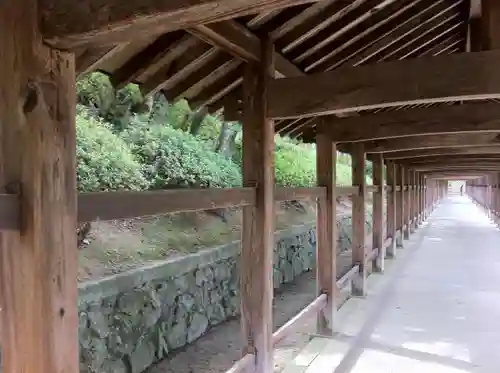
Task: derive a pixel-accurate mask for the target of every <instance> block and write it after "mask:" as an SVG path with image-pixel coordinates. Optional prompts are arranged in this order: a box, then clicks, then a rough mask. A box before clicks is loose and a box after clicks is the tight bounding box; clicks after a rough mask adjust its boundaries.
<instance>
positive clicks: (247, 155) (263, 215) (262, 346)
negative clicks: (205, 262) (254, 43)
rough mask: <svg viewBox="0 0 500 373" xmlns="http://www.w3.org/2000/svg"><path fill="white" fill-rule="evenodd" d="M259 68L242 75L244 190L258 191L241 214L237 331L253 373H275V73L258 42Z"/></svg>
mask: <svg viewBox="0 0 500 373" xmlns="http://www.w3.org/2000/svg"><path fill="white" fill-rule="evenodd" d="M261 56H262V57H261V58H260V59H259V60H260V62H258V63H257V62H253V63H248V64H247V65H246V66H245V75H244V82H243V87H244V100H243V101H244V114H243V115H244V120H243V185H244V186H246V187H251V188H256V199H255V207H246V208H244V209H243V242H242V252H241V264H242V265H241V277H240V282H241V284H240V286H241V326H242V330H243V337H244V341H245V348H244V350H245V352H252V353H254V354H255V355H256V358H255V367H254V368H255V369H254V372H255V373H268V372H271V371H272V369H273V345H272V325H273V322H272V300H273V247H274V205H275V203H274V202H275V200H274V154H273V152H274V125H273V122H272V121H270V120H268V118H267V117H266V111H267V88H268V82H269V80H270V79H271V77H272V75H273V73H274V61H273V56H274V48H273V45H272V44H271V43H270V41H269V40H265V41H263V42H262V49H261Z"/></svg>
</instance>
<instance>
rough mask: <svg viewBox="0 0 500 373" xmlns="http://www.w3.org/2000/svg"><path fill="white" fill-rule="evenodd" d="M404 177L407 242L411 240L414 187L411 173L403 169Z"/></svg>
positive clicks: (404, 233) (404, 230)
mask: <svg viewBox="0 0 500 373" xmlns="http://www.w3.org/2000/svg"><path fill="white" fill-rule="evenodd" d="M402 175H403V178H404V184H405V185H406V187H407V188H406V190H405V192H404V205H405V207H404V212H405V216H404V226H405V228H404V229H403V238H404V239H405V240H408V239H410V226H411V223H410V221H411V193H412V185H411V178H410V171H409V170H406V169H403V171H402Z"/></svg>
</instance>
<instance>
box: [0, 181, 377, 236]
mask: <svg viewBox="0 0 500 373" xmlns="http://www.w3.org/2000/svg"><path fill="white" fill-rule="evenodd" d="M368 189H369V190H370V191H375V190H378V187H377V186H370V187H369V188H368ZM358 192H359V187H356V186H339V187H337V188H336V194H337V195H338V196H350V195H354V194H357V193H358ZM325 196H326V190H325V188H323V187H312V188H281V187H278V188H276V190H275V200H276V201H287V200H303V199H316V198H324V197H325ZM254 203H255V188H206V189H175V190H162V191H138V192H135V191H114V192H97V193H80V194H79V195H78V221H79V222H87V221H93V220H115V219H128V218H135V217H141V216H153V215H161V214H170V213H177V212H191V211H203V210H210V209H217V208H228V207H241V206H252V205H254ZM20 215H21V214H20V204H19V197H18V196H17V195H14V194H0V230H15V229H19V226H20Z"/></svg>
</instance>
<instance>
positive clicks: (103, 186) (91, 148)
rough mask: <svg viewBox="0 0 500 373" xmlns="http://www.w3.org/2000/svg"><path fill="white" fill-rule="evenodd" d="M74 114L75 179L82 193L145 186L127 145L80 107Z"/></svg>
mask: <svg viewBox="0 0 500 373" xmlns="http://www.w3.org/2000/svg"><path fill="white" fill-rule="evenodd" d="M78 112H79V114H77V117H76V139H77V150H76V154H77V180H78V189H79V190H80V191H82V192H94V191H108V190H118V189H128V190H140V189H144V188H146V187H147V186H148V183H147V182H146V179H144V177H143V176H142V174H141V166H140V164H139V163H138V162H137V161H136V160H135V158H134V156H133V155H132V153H131V152H130V149H129V147H128V146H127V144H126V143H125V142H124V141H123V140H122V139H121V138H119V137H118V136H116V135H115V134H114V133H113V132H112V131H111V129H110V128H109V126H108V125H106V124H105V123H103V122H100V121H99V120H97V119H96V118H94V117H92V116H90V115H89V114H88V113H86V112H85V110H82V108H79V110H78Z"/></svg>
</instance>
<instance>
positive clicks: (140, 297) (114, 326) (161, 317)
mask: <svg viewBox="0 0 500 373" xmlns="http://www.w3.org/2000/svg"><path fill="white" fill-rule="evenodd" d="M346 218H347V219H349V218H350V217H346ZM368 220H369V219H368ZM368 228H369V227H368ZM339 233H340V234H339V251H343V250H345V249H347V248H348V247H350V236H351V235H350V234H349V224H348V220H347V221H345V222H339ZM315 246H316V231H315V226H314V225H313V224H308V225H304V226H299V227H293V228H291V229H290V230H288V231H286V232H281V233H278V234H277V235H276V246H275V249H274V265H273V281H274V287H275V289H279V287H280V286H281V285H282V284H284V283H288V282H291V281H293V279H294V278H295V277H297V276H298V275H300V274H302V273H304V272H306V271H310V270H312V269H313V268H314V266H315ZM239 250H240V244H239V242H233V243H230V244H228V245H224V246H221V247H218V248H214V249H210V250H204V251H200V252H198V253H196V254H193V255H189V256H185V257H181V258H176V259H172V260H168V261H165V262H161V263H159V264H155V265H152V266H148V267H143V268H139V269H136V270H133V271H130V272H126V273H122V274H118V275H115V276H112V277H108V278H105V279H102V280H98V281H89V282H85V283H83V284H81V285H80V288H79V305H78V308H79V341H80V362H81V364H80V365H81V366H80V371H81V372H82V373H87V372H99V373H108V372H109V373H111V372H113V373H139V372H142V371H143V370H144V369H146V368H147V367H148V366H150V365H151V364H152V363H154V362H155V361H157V360H160V359H162V358H164V357H165V356H166V355H167V354H168V353H169V352H170V351H172V350H175V349H177V348H180V347H182V346H184V345H186V344H188V343H191V342H193V341H194V340H196V339H197V338H199V337H200V336H201V335H203V334H204V333H205V332H206V331H207V330H208V328H210V327H212V326H214V325H217V324H218V323H220V322H222V321H224V320H226V319H228V318H231V317H235V316H237V314H238V312H239V285H238V273H239V270H238V267H239Z"/></svg>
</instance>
